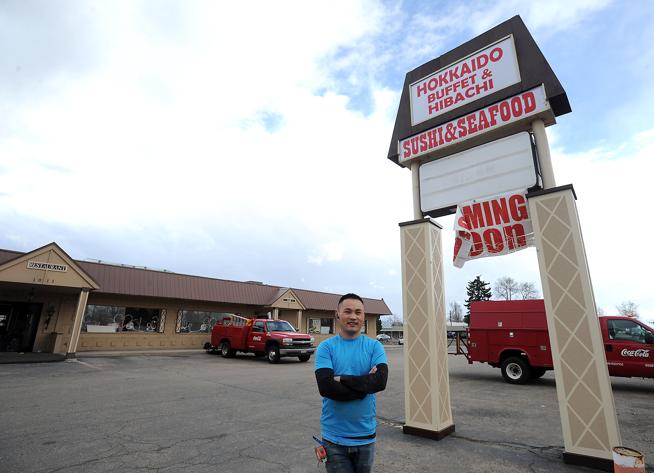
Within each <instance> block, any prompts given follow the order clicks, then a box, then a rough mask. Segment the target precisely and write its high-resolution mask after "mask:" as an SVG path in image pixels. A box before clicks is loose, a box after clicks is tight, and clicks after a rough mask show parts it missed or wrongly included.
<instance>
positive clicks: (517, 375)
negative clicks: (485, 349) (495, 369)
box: [501, 356, 531, 384]
mask: <svg viewBox="0 0 654 473" xmlns="http://www.w3.org/2000/svg"><path fill="white" fill-rule="evenodd" d="M501 369H502V376H504V379H505V380H506V381H507V382H509V383H511V384H525V383H526V382H527V381H529V378H531V367H530V366H529V363H527V361H526V360H525V359H524V358H520V357H517V356H511V357H509V358H507V359H506V360H504V361H503V362H502V367H501Z"/></svg>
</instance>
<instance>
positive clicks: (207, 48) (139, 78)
mask: <svg viewBox="0 0 654 473" xmlns="http://www.w3.org/2000/svg"><path fill="white" fill-rule="evenodd" d="M515 14H520V15H521V16H522V18H523V20H524V22H525V23H526V25H527V27H528V28H529V29H530V31H531V33H532V35H533V36H534V38H535V39H536V42H537V43H538V45H539V46H540V48H541V50H542V51H543V53H544V55H545V57H546V58H547V59H548V61H549V63H550V65H551V66H552V68H553V70H554V72H555V73H556V74H557V76H558V77H559V80H560V81H561V83H562V84H563V86H564V88H565V89H566V91H567V94H568V98H569V100H570V103H571V106H572V110H573V111H572V113H570V114H568V115H564V116H562V117H559V119H558V124H557V125H555V126H553V127H550V128H548V136H549V140H550V145H551V146H552V155H553V157H552V159H553V165H554V172H555V176H556V180H557V184H568V183H572V184H573V185H574V187H575V190H576V193H577V196H578V207H579V212H580V219H581V225H582V230H583V233H584V237H585V241H586V250H587V253H588V259H589V265H590V270H591V277H592V279H593V284H594V289H595V296H596V299H597V304H598V305H599V306H600V307H602V308H603V309H604V311H605V312H606V313H615V312H616V311H615V306H616V305H617V304H619V303H621V302H623V301H626V300H631V301H634V302H635V303H636V304H638V305H639V310H640V313H641V315H643V316H644V318H646V319H648V320H654V291H652V290H651V285H652V283H651V282H650V281H649V277H650V275H651V268H652V263H653V262H654V258H653V257H652V251H654V250H653V249H652V248H651V247H652V243H650V236H651V234H652V232H653V231H654V225H653V224H652V217H651V210H649V208H648V205H649V203H650V202H651V198H650V197H649V195H648V189H649V188H650V187H651V186H652V177H651V176H652V170H653V169H654V166H652V165H651V164H650V162H649V160H650V159H653V157H654V120H652V112H651V110H652V109H653V108H654V88H653V87H652V74H653V72H654V69H653V65H654V49H653V48H652V47H651V45H652V44H654V28H652V27H651V20H652V18H654V3H652V2H650V1H648V0H633V1H626V0H624V1H621V2H619V1H616V2H610V1H606V0H572V1H571V0H550V1H548V2H524V1H522V0H506V1H492V2H491V1H466V2H461V1H458V0H453V1H450V2H447V1H432V2H375V1H367V0H362V1H353V0H343V1H332V2H329V4H328V5H327V4H325V3H324V2H309V1H297V2H286V1H281V0H278V1H275V2H267V1H260V2H248V1H242V2H212V1H206V2H202V1H187V0H184V1H182V0H179V1H174V0H166V1H163V0H158V1H154V0H151V1H125V2H119V1H115V2H106V1H102V2H100V1H90V0H83V1H82V0H80V1H74V0H69V1H59V2H53V1H46V0H42V1H32V0H4V1H3V2H1V3H0V222H2V225H0V248H5V249H12V250H21V251H29V250H32V249H34V248H36V247H39V246H41V245H43V244H46V243H48V242H50V241H56V242H57V243H59V244H60V245H61V246H62V247H63V248H64V249H65V250H66V251H67V252H68V253H69V254H70V255H71V256H72V257H74V258H76V259H82V260H84V259H101V260H103V261H109V262H118V263H125V264H133V265H138V266H148V267H153V268H165V269H168V270H170V271H176V272H181V273H190V274H197V275H204V276H210V277H218V278H225V279H235V280H257V281H263V282H265V283H268V284H274V285H281V286H291V287H300V288H306V289H314V290H319V291H330V292H347V291H355V292H359V293H360V294H362V295H364V296H367V297H376V298H380V297H383V298H384V299H385V300H386V301H387V303H388V305H389V306H390V308H391V309H392V310H393V312H394V313H396V314H398V315H401V313H402V295H401V283H400V244H399V227H398V223H399V222H402V221H407V220H411V219H412V215H413V213H412V203H411V178H410V172H409V171H408V170H406V169H403V168H400V167H399V166H397V165H395V164H393V163H392V162H390V161H389V160H388V159H387V158H386V154H387V151H388V146H389V143H390V138H391V132H392V127H393V123H394V120H395V114H396V112H397V107H398V103H399V96H400V91H401V87H402V84H403V81H404V76H405V74H406V72H407V71H409V70H411V69H414V68H415V67H417V66H418V65H420V64H423V63H424V62H426V61H428V60H430V59H433V58H435V57H437V56H440V55H441V54H443V53H444V52H447V51H449V50H450V49H452V48H454V47H456V46H458V45H459V44H461V43H463V42H465V41H467V40H469V39H471V38H472V37H474V36H476V35H478V34H479V33H481V32H483V31H485V30H487V29H489V28H491V27H492V26H494V25H496V24H498V23H500V22H502V21H504V20H506V19H508V18H510V17H512V16H513V15H515ZM439 223H440V224H441V225H443V227H444V228H445V232H444V241H443V246H444V254H445V258H446V270H445V280H446V298H447V300H448V301H459V302H463V300H464V299H465V285H466V283H467V282H468V281H469V280H471V279H473V278H474V277H475V276H476V275H478V274H479V275H481V276H482V278H483V279H484V280H486V281H488V282H491V283H493V282H494V281H495V280H496V279H497V278H499V277H501V276H511V277H513V278H514V279H516V280H518V281H532V282H534V283H535V284H536V285H537V287H538V288H539V289H540V279H539V274H538V263H537V260H536V254H535V250H533V249H529V250H525V251H522V252H520V253H517V254H514V255H510V256H504V257H501V258H491V259H486V260H480V261H473V262H469V263H467V264H466V265H465V266H464V268H462V269H457V268H454V267H453V266H452V264H451V258H452V247H453V232H452V230H451V229H452V224H453V219H452V217H446V218H442V219H439Z"/></svg>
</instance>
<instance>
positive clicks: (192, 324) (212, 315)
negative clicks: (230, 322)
mask: <svg viewBox="0 0 654 473" xmlns="http://www.w3.org/2000/svg"><path fill="white" fill-rule="evenodd" d="M232 315H233V314H229V313H226V312H208V311H203V310H180V311H179V312H178V313H177V326H176V328H175V332H177V333H209V332H211V328H212V327H213V326H214V325H216V322H218V321H219V320H222V319H224V318H225V317H230V316H232Z"/></svg>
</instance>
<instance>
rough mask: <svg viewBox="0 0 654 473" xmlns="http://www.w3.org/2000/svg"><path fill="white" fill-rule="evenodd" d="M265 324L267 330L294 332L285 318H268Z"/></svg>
mask: <svg viewBox="0 0 654 473" xmlns="http://www.w3.org/2000/svg"><path fill="white" fill-rule="evenodd" d="M266 324H267V326H268V331H269V332H295V329H294V328H293V326H292V325H291V324H289V323H288V322H287V321H285V320H269V321H268V322H266Z"/></svg>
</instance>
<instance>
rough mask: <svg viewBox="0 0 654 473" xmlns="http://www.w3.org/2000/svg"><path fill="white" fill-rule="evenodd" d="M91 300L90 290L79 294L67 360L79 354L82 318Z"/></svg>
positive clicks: (84, 290) (83, 290)
mask: <svg viewBox="0 0 654 473" xmlns="http://www.w3.org/2000/svg"><path fill="white" fill-rule="evenodd" d="M88 299H89V290H88V289H82V290H81V291H80V293H79V298H78V300H77V308H76V309H75V320H74V321H73V327H72V329H71V331H72V333H71V335H70V342H69V343H68V350H67V351H66V358H74V357H75V353H76V352H77V343H78V342H79V334H80V330H81V329H82V318H83V317H84V312H85V311H86V302H87V301H88Z"/></svg>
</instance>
